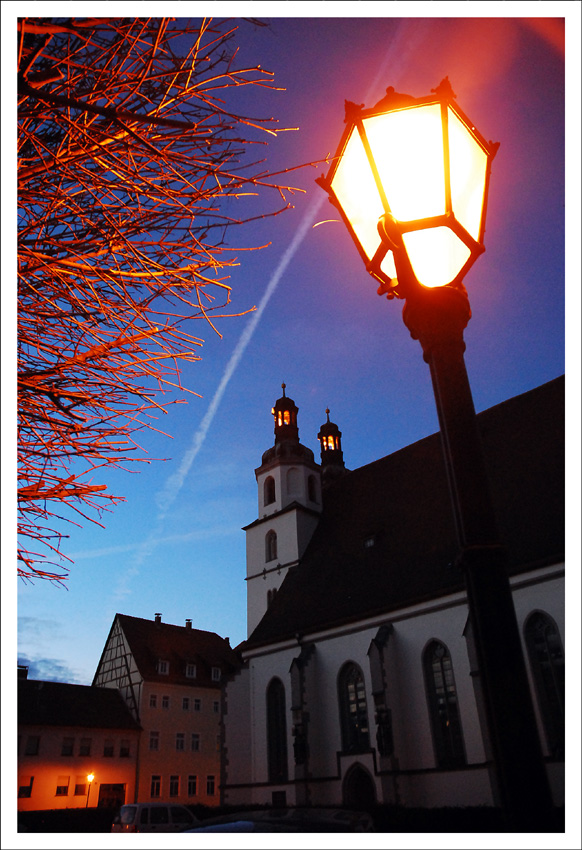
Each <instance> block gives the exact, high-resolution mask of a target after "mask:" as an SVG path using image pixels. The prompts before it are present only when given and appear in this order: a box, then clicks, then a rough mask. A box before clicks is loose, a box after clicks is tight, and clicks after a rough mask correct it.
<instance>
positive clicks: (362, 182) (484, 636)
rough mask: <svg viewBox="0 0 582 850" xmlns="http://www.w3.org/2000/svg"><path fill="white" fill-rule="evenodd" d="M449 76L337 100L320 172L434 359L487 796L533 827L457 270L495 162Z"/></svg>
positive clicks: (508, 606)
mask: <svg viewBox="0 0 582 850" xmlns="http://www.w3.org/2000/svg"><path fill="white" fill-rule="evenodd" d="M454 99H455V95H454V93H453V91H452V89H451V86H450V84H449V81H448V78H445V79H444V80H443V81H442V83H441V84H440V86H438V88H437V89H434V90H433V92H432V94H431V95H429V96H428V97H424V98H413V97H411V96H409V95H402V94H397V93H396V92H395V91H394V90H393V89H392V88H389V89H387V91H386V97H384V98H383V99H382V100H381V101H380V102H379V103H378V104H377V105H376V106H375V107H373V108H372V109H364V108H363V107H362V106H357V105H356V104H353V103H349V102H346V129H345V132H344V134H343V136H342V139H341V142H340V145H339V147H338V151H337V154H336V156H335V157H334V159H333V162H332V165H331V168H330V170H329V173H328V174H327V175H326V176H325V177H320V178H319V179H318V180H317V182H318V183H319V185H320V186H321V187H322V188H323V189H324V190H325V191H326V192H327V193H328V195H329V199H330V201H331V202H332V203H333V204H334V206H335V207H336V208H337V209H338V210H339V212H340V214H341V216H342V219H343V221H344V222H345V224H346V226H347V228H348V230H349V231H350V234H351V236H352V239H353V240H354V242H355V244H356V247H357V249H358V251H359V252H360V254H361V256H362V258H363V260H364V262H365V264H366V268H367V270H368V272H369V273H370V274H371V275H372V276H373V277H374V278H375V279H376V280H377V281H378V282H379V284H380V286H379V289H378V293H379V294H386V295H387V297H388V298H389V299H391V298H394V297H396V298H402V299H405V304H404V310H403V319H404V323H405V325H406V327H407V328H408V330H409V331H410V333H411V336H412V337H413V339H418V340H419V342H420V344H421V346H422V350H423V356H424V359H425V361H426V362H427V363H428V364H429V366H430V371H431V377H432V383H433V389H434V394H435V400H436V406H437V411H438V417H439V424H440V430H441V438H442V445H443V452H444V458H445V465H446V469H447V476H448V482H449V489H450V493H451V501H452V506H453V513H454V519H455V527H456V532H457V541H458V546H459V565H460V567H461V569H462V570H463V572H464V575H465V581H466V587H467V597H468V605H469V621H470V627H471V631H472V635H473V640H474V650H475V655H476V661H477V667H478V677H479V684H480V688H479V690H480V693H481V694H482V701H483V710H484V718H485V724H486V730H485V732H486V735H485V746H486V751H487V757H488V761H489V764H490V778H491V785H492V790H493V795H494V800H495V802H496V804H497V805H499V806H500V807H501V808H502V809H503V811H504V812H505V813H506V815H507V816H508V817H509V818H510V819H511V822H512V825H515V826H517V827H519V828H527V829H528V830H529V829H531V826H532V825H533V824H534V823H535V822H536V821H537V819H538V818H540V819H543V818H545V817H547V816H548V814H549V812H550V810H551V808H552V800H551V792H550V788H549V783H548V779H547V774H546V770H545V766H544V762H543V755H542V750H541V745H540V740H539V735H538V730H537V725H536V720H535V714H534V710H533V704H532V700H531V693H530V690H529V684H528V679H527V673H526V668H525V662H524V658H523V652H522V648H521V641H520V635H519V628H518V624H517V619H516V616H515V609H514V606H513V599H512V595H511V588H510V585H509V579H508V576H507V568H506V559H505V552H504V549H503V547H502V546H501V545H500V540H499V535H498V531H497V523H496V519H495V512H494V509H493V505H492V501H491V496H490V492H489V484H488V480H487V472H486V465H485V461H484V457H483V452H482V447H481V440H480V435H479V432H478V426H477V419H476V415H475V408H474V405H473V399H472V396H471V389H470V386H469V380H468V377H467V372H466V368H465V362H464V357H463V353H464V350H465V343H464V340H463V332H464V329H465V327H466V326H467V323H468V321H469V319H470V318H471V308H470V305H469V299H468V297H467V293H466V290H465V288H464V286H463V284H462V280H463V277H464V275H465V273H466V272H467V270H468V269H469V268H470V267H471V265H472V264H473V263H474V262H475V260H476V258H477V257H478V256H479V254H481V253H482V252H483V251H484V250H485V248H484V244H483V236H484V232H485V215H486V206H487V194H488V188H489V176H490V170H491V162H492V160H493V158H494V156H495V154H496V152H497V148H498V147H499V145H498V143H496V144H493V143H491V142H486V141H485V139H484V138H483V137H482V136H481V134H480V133H479V132H478V131H477V130H476V129H475V127H474V125H473V124H472V123H471V122H470V121H469V120H468V118H467V117H466V116H465V114H464V113H463V112H462V111H461V110H460V109H459V107H458V106H457V104H456V103H455V100H454Z"/></svg>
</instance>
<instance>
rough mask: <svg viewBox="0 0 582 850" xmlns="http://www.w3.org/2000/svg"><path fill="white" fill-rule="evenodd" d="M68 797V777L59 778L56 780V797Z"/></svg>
mask: <svg viewBox="0 0 582 850" xmlns="http://www.w3.org/2000/svg"><path fill="white" fill-rule="evenodd" d="M68 795H69V777H68V776H59V778H58V780H57V790H56V796H57V797H68Z"/></svg>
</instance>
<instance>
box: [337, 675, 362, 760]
mask: <svg viewBox="0 0 582 850" xmlns="http://www.w3.org/2000/svg"><path fill="white" fill-rule="evenodd" d="M338 697H339V710H340V720H341V732H342V749H343V751H344V752H345V753H361V752H363V751H364V750H369V749H370V731H369V727H368V707H367V703H366V688H365V685H364V677H363V675H362V671H361V670H360V668H359V667H358V665H357V664H354V663H353V662H348V663H347V664H344V666H343V667H342V669H341V670H340V674H339V679H338Z"/></svg>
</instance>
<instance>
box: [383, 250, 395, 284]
mask: <svg viewBox="0 0 582 850" xmlns="http://www.w3.org/2000/svg"><path fill="white" fill-rule="evenodd" d="M380 269H381V271H383V272H384V274H386V275H388V277H389V278H392V279H393V278H395V277H396V276H397V275H396V266H395V264H394V254H393V253H392V251H388V252H387V253H386V256H385V257H384V259H383V260H382V262H381V263H380Z"/></svg>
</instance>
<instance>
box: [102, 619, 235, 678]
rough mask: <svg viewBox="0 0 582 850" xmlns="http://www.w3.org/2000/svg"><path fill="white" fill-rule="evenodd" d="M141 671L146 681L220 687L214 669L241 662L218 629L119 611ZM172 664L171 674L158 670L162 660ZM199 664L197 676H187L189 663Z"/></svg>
mask: <svg viewBox="0 0 582 850" xmlns="http://www.w3.org/2000/svg"><path fill="white" fill-rule="evenodd" d="M116 619H117V620H118V621H119V623H120V625H121V628H122V629H123V632H124V634H125V637H126V639H127V642H128V644H129V648H130V650H131V653H132V655H133V657H134V660H135V663H136V664H137V667H138V670H139V672H140V674H141V675H142V676H143V678H144V679H145V680H146V681H152V682H165V683H168V682H169V683H172V684H183V685H196V686H197V687H209V688H210V687H211V688H216V687H217V686H219V683H217V682H216V681H213V680H212V668H213V667H219V668H220V670H221V672H222V673H223V674H225V673H230V672H231V671H232V670H233V669H234V668H235V667H236V665H237V655H236V653H235V652H234V650H233V649H232V648H231V646H230V644H229V642H228V638H222V637H220V635H217V634H216V633H215V632H206V631H202V630H201V629H194V628H186V627H185V626H173V625H170V624H169V623H162V622H156V621H155V620H145V619H143V618H141V617H130V616H128V615H127V614H116ZM159 660H164V661H167V662H168V664H169V672H168V674H167V675H166V674H160V673H159V672H158V661H159ZM187 664H195V665H196V678H195V679H192V678H189V677H187V676H186V665H187Z"/></svg>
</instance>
